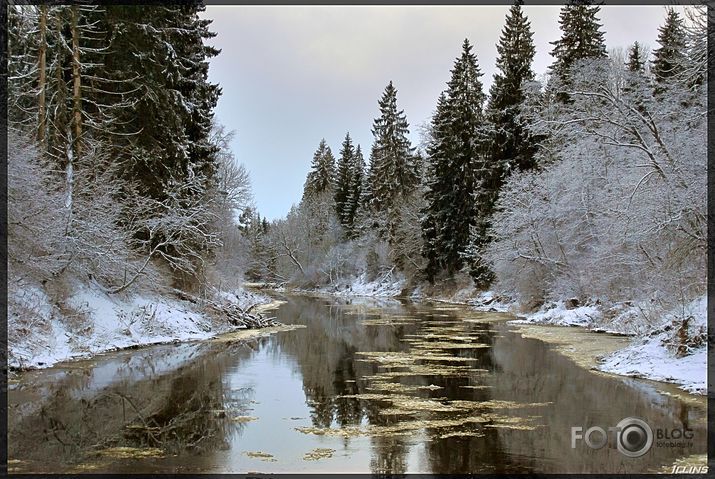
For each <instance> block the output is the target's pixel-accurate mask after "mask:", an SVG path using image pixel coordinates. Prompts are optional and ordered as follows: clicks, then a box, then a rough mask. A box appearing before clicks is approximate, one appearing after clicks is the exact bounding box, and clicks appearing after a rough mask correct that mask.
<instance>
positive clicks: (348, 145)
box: [335, 133, 355, 228]
mask: <svg viewBox="0 0 715 479" xmlns="http://www.w3.org/2000/svg"><path fill="white" fill-rule="evenodd" d="M354 157H355V148H353V143H352V139H351V138H350V133H348V134H346V135H345V140H344V141H343V144H342V148H341V149H340V156H339V157H338V166H337V171H336V176H335V212H336V214H337V216H338V219H339V220H340V224H342V225H343V227H345V228H347V227H348V225H349V223H350V218H349V207H348V198H349V197H350V195H351V189H352V175H353V166H354V162H355V158H354Z"/></svg>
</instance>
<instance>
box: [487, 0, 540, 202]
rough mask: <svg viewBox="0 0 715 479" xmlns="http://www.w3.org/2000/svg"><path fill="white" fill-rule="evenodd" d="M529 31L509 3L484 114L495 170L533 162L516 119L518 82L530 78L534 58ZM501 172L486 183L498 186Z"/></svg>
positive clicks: (529, 143) (529, 165) (532, 151)
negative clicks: (491, 130)
mask: <svg viewBox="0 0 715 479" xmlns="http://www.w3.org/2000/svg"><path fill="white" fill-rule="evenodd" d="M532 37H533V32H532V31H531V25H530V24H529V20H528V19H527V18H526V16H525V15H524V13H523V11H522V9H521V6H520V5H519V4H516V5H514V6H512V7H511V9H510V10H509V14H508V15H507V18H506V25H504V29H503V30H502V34H501V37H500V39H499V43H498V44H497V53H498V54H499V56H498V57H497V62H496V66H497V73H496V74H495V75H494V83H492V87H491V89H490V90H489V104H488V106H487V117H488V119H489V122H490V124H491V126H492V129H493V136H492V139H491V142H490V154H491V161H492V162H493V164H494V165H495V166H498V168H494V169H493V171H494V172H495V173H500V172H499V169H500V168H501V169H503V172H508V171H509V170H512V169H529V168H532V167H533V166H534V154H535V146H534V142H533V140H532V139H531V138H530V137H529V135H528V134H527V132H526V129H525V128H524V126H523V125H522V123H521V121H519V119H518V115H519V109H520V106H521V105H522V103H523V102H524V92H523V89H522V85H523V83H524V82H529V81H533V80H534V71H533V70H532V68H531V65H532V63H533V61H534V54H535V52H536V50H535V48H534V41H533V39H532ZM500 178H501V175H498V176H495V177H494V178H493V180H492V182H491V183H492V184H491V185H490V186H491V187H492V189H493V190H495V191H496V190H497V189H498V188H499V186H500Z"/></svg>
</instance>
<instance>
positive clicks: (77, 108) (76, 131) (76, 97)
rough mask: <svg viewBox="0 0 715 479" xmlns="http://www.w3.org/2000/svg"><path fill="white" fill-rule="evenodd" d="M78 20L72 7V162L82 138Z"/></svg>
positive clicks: (77, 9) (77, 152)
mask: <svg viewBox="0 0 715 479" xmlns="http://www.w3.org/2000/svg"><path fill="white" fill-rule="evenodd" d="M78 18H79V8H78V7H77V5H73V6H72V112H73V114H72V133H73V137H74V138H73V142H72V144H73V149H74V155H73V156H74V160H77V159H79V157H80V154H81V148H80V139H81V137H82V96H81V95H82V94H81V85H82V84H81V77H80V58H79V28H78V27H77V22H78Z"/></svg>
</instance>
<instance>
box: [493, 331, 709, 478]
mask: <svg viewBox="0 0 715 479" xmlns="http://www.w3.org/2000/svg"><path fill="white" fill-rule="evenodd" d="M492 354H493V356H494V360H495V361H496V362H497V363H498V364H499V365H500V373H499V375H498V376H494V377H493V378H492V380H491V382H490V383H491V385H492V390H493V391H494V394H495V397H497V398H499V399H508V400H514V401H519V402H523V403H531V402H551V403H552V405H550V406H549V407H546V408H536V409H533V410H529V411H518V413H519V414H534V415H539V416H542V417H541V419H539V421H538V422H539V423H540V424H544V425H546V427H545V428H540V429H537V430H536V431H514V430H508V429H501V430H499V431H498V434H499V437H500V438H501V443H502V444H504V445H505V446H506V447H507V452H508V453H509V454H510V455H513V456H515V457H518V458H519V462H520V463H521V464H522V465H531V466H533V468H534V470H536V471H540V472H544V473H555V472H571V473H587V472H624V473H625V472H630V473H640V472H644V471H647V470H651V469H659V468H660V467H661V466H662V465H664V464H672V462H673V461H674V460H675V459H676V458H677V457H678V456H682V455H687V454H703V453H705V450H706V435H707V432H706V430H705V426H704V424H705V423H704V421H703V420H702V419H703V418H704V416H705V412H704V411H703V410H701V409H700V408H698V407H692V406H690V405H688V403H686V402H684V401H680V400H679V399H677V398H674V397H668V396H664V395H662V394H660V393H658V392H657V391H656V389H655V388H652V387H651V386H649V385H647V384H646V383H644V382H642V381H634V380H631V379H627V378H614V377H609V376H605V375H601V374H596V373H592V372H589V371H587V370H585V369H583V368H581V367H580V366H578V365H576V364H575V363H574V362H572V361H571V360H569V359H567V358H565V357H564V356H562V355H560V354H558V353H556V352H554V351H552V350H551V349H549V348H548V347H547V346H546V345H545V344H544V343H543V342H541V341H537V340H534V339H524V338H520V337H519V336H518V335H517V334H509V333H507V334H504V335H503V337H500V338H496V339H495V343H494V347H493V351H492ZM629 416H635V417H641V418H643V419H644V420H645V421H646V422H647V423H648V424H649V425H650V426H651V428H653V430H654V432H655V429H656V428H659V427H660V428H672V427H677V428H682V427H691V428H693V429H695V438H694V439H693V444H694V447H693V448H686V449H679V448H658V447H653V448H651V450H650V451H649V452H648V453H647V454H645V455H644V456H642V457H640V458H636V459H633V458H627V457H625V456H623V455H622V454H620V453H619V452H618V451H617V449H616V448H615V446H614V447H611V446H610V445H609V446H608V447H604V448H602V449H599V450H589V449H588V448H586V447H585V446H584V447H583V448H580V447H579V448H578V449H576V450H574V449H572V448H571V427H572V426H581V427H584V428H588V427H590V426H601V427H603V428H607V427H611V426H615V425H616V424H617V423H618V422H619V421H620V420H621V419H623V418H625V417H629ZM581 446H583V444H581ZM527 458H531V459H527Z"/></svg>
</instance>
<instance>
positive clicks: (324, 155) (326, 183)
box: [303, 138, 335, 199]
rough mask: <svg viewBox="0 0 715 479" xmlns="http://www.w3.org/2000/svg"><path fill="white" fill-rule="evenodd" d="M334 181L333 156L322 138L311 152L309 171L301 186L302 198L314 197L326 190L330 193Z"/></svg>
mask: <svg viewBox="0 0 715 479" xmlns="http://www.w3.org/2000/svg"><path fill="white" fill-rule="evenodd" d="M334 183H335V157H334V156H333V152H332V151H330V147H329V146H328V144H327V143H326V142H325V138H323V139H322V140H320V144H319V145H318V149H317V150H315V153H314V154H313V161H312V163H311V164H310V172H309V173H308V177H307V178H306V180H305V186H304V187H303V198H304V199H306V198H314V197H316V196H318V195H320V194H322V193H326V192H328V193H331V194H332V192H333V186H334Z"/></svg>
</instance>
